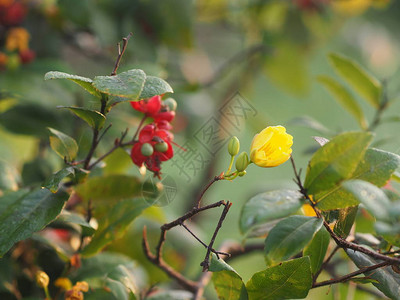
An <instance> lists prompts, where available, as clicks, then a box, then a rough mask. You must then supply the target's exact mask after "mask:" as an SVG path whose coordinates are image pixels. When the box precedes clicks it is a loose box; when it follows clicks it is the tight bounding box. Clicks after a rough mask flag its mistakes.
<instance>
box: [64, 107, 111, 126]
mask: <svg viewBox="0 0 400 300" xmlns="http://www.w3.org/2000/svg"><path fill="white" fill-rule="evenodd" d="M58 108H67V109H69V110H70V111H71V112H73V113H74V114H75V115H76V116H78V117H79V118H81V119H82V120H84V121H85V122H86V123H88V124H89V126H90V127H92V128H96V129H101V128H102V127H103V125H104V122H105V121H106V117H105V116H104V115H103V114H102V113H100V112H98V111H95V110H91V109H87V108H84V107H73V106H58Z"/></svg>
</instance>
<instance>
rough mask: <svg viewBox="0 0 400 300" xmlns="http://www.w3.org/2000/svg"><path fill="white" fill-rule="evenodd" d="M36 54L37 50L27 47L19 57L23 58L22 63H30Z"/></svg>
mask: <svg viewBox="0 0 400 300" xmlns="http://www.w3.org/2000/svg"><path fill="white" fill-rule="evenodd" d="M35 56H36V53H35V51H33V50H31V49H27V50H24V51H21V52H20V53H19V58H20V60H21V63H23V64H29V63H30V62H31V61H33V60H34V59H35Z"/></svg>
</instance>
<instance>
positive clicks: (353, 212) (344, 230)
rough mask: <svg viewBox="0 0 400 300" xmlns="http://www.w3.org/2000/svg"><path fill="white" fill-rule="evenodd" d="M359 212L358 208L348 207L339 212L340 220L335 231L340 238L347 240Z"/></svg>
mask: <svg viewBox="0 0 400 300" xmlns="http://www.w3.org/2000/svg"><path fill="white" fill-rule="evenodd" d="M357 212H358V206H352V207H346V208H343V209H340V210H339V211H338V214H339V215H338V218H337V221H336V224H335V227H334V228H333V231H334V232H335V233H336V234H337V235H338V236H340V237H342V238H346V237H347V236H348V235H349V233H350V230H351V227H353V224H354V221H355V219H356V216H357Z"/></svg>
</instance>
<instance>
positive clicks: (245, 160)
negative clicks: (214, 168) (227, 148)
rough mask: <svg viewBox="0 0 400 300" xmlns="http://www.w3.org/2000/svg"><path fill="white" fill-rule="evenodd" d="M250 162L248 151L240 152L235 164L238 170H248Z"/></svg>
mask: <svg viewBox="0 0 400 300" xmlns="http://www.w3.org/2000/svg"><path fill="white" fill-rule="evenodd" d="M249 163H250V160H249V156H248V155H247V153H246V152H242V153H240V154H239V156H238V157H237V159H236V164H235V166H236V170H238V172H243V171H244V170H246V168H247V166H248V165H249Z"/></svg>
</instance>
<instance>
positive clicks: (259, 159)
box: [250, 126, 293, 168]
mask: <svg viewBox="0 0 400 300" xmlns="http://www.w3.org/2000/svg"><path fill="white" fill-rule="evenodd" d="M292 145H293V137H292V136H291V135H290V134H287V133H286V128H285V127H283V126H269V127H267V128H265V129H264V130H262V131H261V132H260V133H258V134H256V135H255V136H254V138H253V142H252V143H251V147H250V160H251V161H252V162H253V163H255V164H256V165H257V166H260V167H263V168H270V167H276V166H279V165H281V164H283V163H284V162H285V161H287V160H288V159H289V158H290V155H291V154H292V149H291V148H290V147H292Z"/></svg>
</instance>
